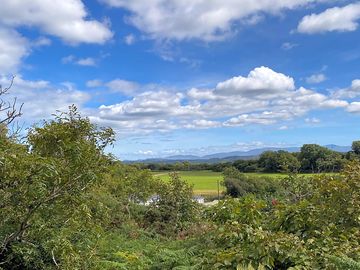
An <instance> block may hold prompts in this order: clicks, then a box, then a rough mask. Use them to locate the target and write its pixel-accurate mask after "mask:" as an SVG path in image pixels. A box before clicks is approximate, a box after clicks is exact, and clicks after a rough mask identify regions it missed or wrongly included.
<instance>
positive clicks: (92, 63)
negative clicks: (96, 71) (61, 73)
mask: <svg viewBox="0 0 360 270" xmlns="http://www.w3.org/2000/svg"><path fill="white" fill-rule="evenodd" d="M61 62H62V63H63V64H75V65H79V66H87V67H96V66H97V59H95V58H93V57H85V58H77V57H76V56H74V55H68V56H65V57H63V58H62V59H61Z"/></svg>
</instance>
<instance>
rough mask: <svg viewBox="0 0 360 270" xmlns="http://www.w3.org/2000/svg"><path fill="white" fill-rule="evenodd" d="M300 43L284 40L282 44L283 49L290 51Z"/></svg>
mask: <svg viewBox="0 0 360 270" xmlns="http://www.w3.org/2000/svg"><path fill="white" fill-rule="evenodd" d="M297 46H298V44H295V43H290V42H284V43H283V44H282V45H281V49H283V50H285V51H289V50H291V49H293V48H295V47H297Z"/></svg>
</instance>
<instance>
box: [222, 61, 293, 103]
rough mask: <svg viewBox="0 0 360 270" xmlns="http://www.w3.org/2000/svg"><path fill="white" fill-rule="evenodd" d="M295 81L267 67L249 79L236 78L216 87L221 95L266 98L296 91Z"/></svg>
mask: <svg viewBox="0 0 360 270" xmlns="http://www.w3.org/2000/svg"><path fill="white" fill-rule="evenodd" d="M294 89H295V85H294V80H293V79H292V78H290V77H288V76H286V75H284V74H282V73H277V72H275V71H273V70H271V69H270V68H267V67H259V68H255V69H254V70H252V71H251V72H250V73H249V75H248V76H247V77H242V76H239V77H234V78H232V79H230V80H227V81H225V82H221V83H219V84H218V85H217V86H216V93H217V94H219V95H242V96H262V97H264V98H266V97H269V96H272V95H277V94H281V93H284V92H287V91H289V90H294Z"/></svg>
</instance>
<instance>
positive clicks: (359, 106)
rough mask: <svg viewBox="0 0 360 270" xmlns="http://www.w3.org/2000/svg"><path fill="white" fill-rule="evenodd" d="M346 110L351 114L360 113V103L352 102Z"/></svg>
mask: <svg viewBox="0 0 360 270" xmlns="http://www.w3.org/2000/svg"><path fill="white" fill-rule="evenodd" d="M346 110H347V111H348V112H350V113H360V102H351V103H350V104H349V106H348V107H347V109H346Z"/></svg>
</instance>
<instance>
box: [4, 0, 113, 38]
mask: <svg viewBox="0 0 360 270" xmlns="http://www.w3.org/2000/svg"><path fill="white" fill-rule="evenodd" d="M88 17H89V14H88V13H87V10H86V7H85V6H84V4H83V3H82V1H81V0H25V1H13V0H2V1H1V9H0V22H1V23H2V24H4V25H7V26H9V27H14V28H16V27H21V26H30V27H38V28H40V29H41V30H42V31H43V32H44V33H46V34H49V35H53V36H56V37H59V38H61V39H62V40H63V41H65V42H67V43H71V44H78V43H99V44H102V43H105V42H106V41H107V40H109V39H111V37H112V35H113V34H112V32H111V31H110V30H109V28H108V26H107V25H106V23H103V22H99V21H96V20H92V19H88Z"/></svg>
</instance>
